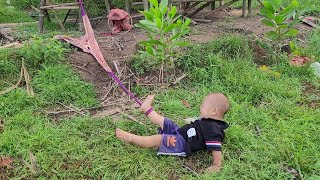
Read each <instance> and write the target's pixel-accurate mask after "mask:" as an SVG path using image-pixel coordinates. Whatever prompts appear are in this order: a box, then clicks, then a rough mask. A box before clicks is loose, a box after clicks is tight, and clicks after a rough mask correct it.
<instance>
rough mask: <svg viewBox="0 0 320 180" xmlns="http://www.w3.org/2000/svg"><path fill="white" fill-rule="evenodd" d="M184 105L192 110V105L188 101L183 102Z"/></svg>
mask: <svg viewBox="0 0 320 180" xmlns="http://www.w3.org/2000/svg"><path fill="white" fill-rule="evenodd" d="M182 104H183V105H184V107H186V108H190V107H191V106H190V104H189V103H188V101H187V100H185V99H184V100H182Z"/></svg>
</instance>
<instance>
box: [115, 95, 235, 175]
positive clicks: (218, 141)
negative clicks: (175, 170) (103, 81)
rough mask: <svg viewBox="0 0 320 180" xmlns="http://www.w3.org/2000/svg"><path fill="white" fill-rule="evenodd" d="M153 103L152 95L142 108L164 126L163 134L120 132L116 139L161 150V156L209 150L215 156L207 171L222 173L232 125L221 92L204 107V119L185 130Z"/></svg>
mask: <svg viewBox="0 0 320 180" xmlns="http://www.w3.org/2000/svg"><path fill="white" fill-rule="evenodd" d="M153 100H154V95H150V96H148V97H147V98H146V99H145V101H144V102H143V103H142V105H141V107H140V108H141V110H142V111H143V112H144V113H145V114H146V115H147V117H148V118H149V119H150V120H151V122H152V123H153V124H156V125H159V126H160V129H159V134H157V135H153V136H138V135H135V134H132V133H129V132H126V131H123V130H121V129H116V136H117V137H118V138H119V139H121V140H123V141H125V142H128V143H132V144H135V145H138V146H140V147H143V148H153V147H157V148H159V150H158V155H162V154H163V155H177V156H189V155H192V154H193V153H194V152H195V151H198V150H202V149H207V150H208V151H210V152H212V156H213V161H212V165H211V166H210V167H208V168H207V172H219V171H220V169H221V159H222V152H221V145H222V142H223V139H224V130H225V129H226V128H228V126H229V125H228V124H227V123H226V122H224V121H223V118H224V115H225V113H227V111H228V110H229V106H230V104H229V100H228V98H227V97H226V96H225V95H224V94H221V93H212V94H209V95H207V96H206V97H205V98H204V100H203V102H202V104H201V107H200V118H199V119H198V120H196V121H194V122H191V123H190V124H186V125H184V126H182V127H179V126H178V125H176V124H175V123H174V122H173V121H171V120H170V119H168V118H166V117H163V116H161V115H160V114H158V113H157V112H156V111H154V110H153V108H152V103H153Z"/></svg>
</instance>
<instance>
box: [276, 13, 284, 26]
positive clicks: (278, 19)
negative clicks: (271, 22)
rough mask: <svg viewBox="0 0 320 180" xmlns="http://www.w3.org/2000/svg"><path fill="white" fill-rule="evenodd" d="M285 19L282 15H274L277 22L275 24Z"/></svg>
mask: <svg viewBox="0 0 320 180" xmlns="http://www.w3.org/2000/svg"><path fill="white" fill-rule="evenodd" d="M285 20H286V18H285V17H284V16H279V15H278V16H276V17H275V22H276V23H277V24H281V23H283V22H284V21H285Z"/></svg>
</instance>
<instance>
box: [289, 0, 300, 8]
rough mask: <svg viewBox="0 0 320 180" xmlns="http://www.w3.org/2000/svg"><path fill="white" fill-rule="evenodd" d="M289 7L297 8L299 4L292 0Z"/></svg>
mask: <svg viewBox="0 0 320 180" xmlns="http://www.w3.org/2000/svg"><path fill="white" fill-rule="evenodd" d="M291 5H292V6H293V7H299V5H300V4H299V2H298V1H297V0H292V1H291Z"/></svg>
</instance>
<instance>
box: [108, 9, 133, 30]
mask: <svg viewBox="0 0 320 180" xmlns="http://www.w3.org/2000/svg"><path fill="white" fill-rule="evenodd" d="M108 19H109V21H111V22H112V25H113V28H112V29H111V30H112V33H113V34H116V33H119V32H121V31H127V30H130V29H131V28H132V25H131V24H130V15H129V14H128V13H127V12H126V11H124V10H122V9H111V11H110V13H109V14H108Z"/></svg>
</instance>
